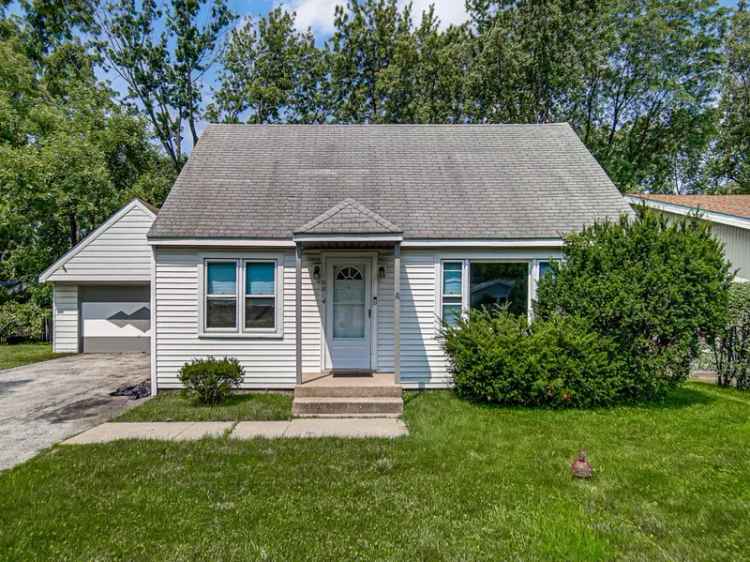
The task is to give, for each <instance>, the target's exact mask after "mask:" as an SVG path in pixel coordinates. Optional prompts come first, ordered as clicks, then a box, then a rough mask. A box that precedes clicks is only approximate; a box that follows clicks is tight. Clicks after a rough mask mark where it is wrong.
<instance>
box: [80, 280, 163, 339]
mask: <svg viewBox="0 0 750 562" xmlns="http://www.w3.org/2000/svg"><path fill="white" fill-rule="evenodd" d="M78 294H79V302H80V306H81V339H82V342H81V343H82V345H81V349H82V350H83V352H84V353H104V352H124V351H143V352H149V351H150V350H151V344H150V342H151V311H150V308H149V306H150V300H151V299H150V295H149V287H148V285H145V286H140V285H139V286H134V285H122V286H109V285H107V286H81V287H79V293H78Z"/></svg>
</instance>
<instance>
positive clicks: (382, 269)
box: [378, 265, 385, 279]
mask: <svg viewBox="0 0 750 562" xmlns="http://www.w3.org/2000/svg"><path fill="white" fill-rule="evenodd" d="M378 279H385V267H383V266H382V265H381V266H380V267H379V268H378Z"/></svg>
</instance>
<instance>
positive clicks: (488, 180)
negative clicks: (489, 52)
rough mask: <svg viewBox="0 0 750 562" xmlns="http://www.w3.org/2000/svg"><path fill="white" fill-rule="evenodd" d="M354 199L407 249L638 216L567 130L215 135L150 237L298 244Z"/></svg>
mask: <svg viewBox="0 0 750 562" xmlns="http://www.w3.org/2000/svg"><path fill="white" fill-rule="evenodd" d="M347 198H352V199H354V200H356V201H357V202H358V203H359V204H360V205H363V206H365V207H366V208H367V209H368V210H369V212H372V213H374V214H377V215H379V216H380V218H381V219H384V220H386V221H388V222H390V223H392V224H394V225H398V228H400V229H402V230H403V234H404V238H405V239H423V238H433V239H457V238H459V239H478V238H485V239H486V238H491V239H508V238H512V239H524V238H525V239H540V238H557V237H558V236H560V234H562V233H565V232H568V231H570V230H575V229H579V228H581V227H582V226H583V225H585V224H589V223H592V222H593V221H595V220H597V219H598V220H603V219H611V218H615V217H617V216H619V215H620V214H621V213H626V212H629V211H630V209H629V207H628V205H627V203H626V202H625V200H624V199H623V198H622V196H621V195H620V193H619V192H618V191H617V189H616V188H615V186H614V185H613V184H612V182H611V181H610V180H609V178H608V177H607V175H606V174H605V173H604V171H603V170H602V169H601V167H600V166H599V165H598V163H597V162H596V160H594V158H593V156H592V155H591V154H590V153H589V152H588V150H587V149H586V148H585V147H584V145H583V144H582V143H581V141H580V140H579V139H578V137H577V136H576V134H575V132H574V131H573V130H572V129H571V128H570V127H569V126H568V125H567V124H551V125H210V126H209V127H208V128H207V129H206V131H205V132H204V133H203V136H202V137H201V140H200V142H199V143H198V145H197V146H196V147H195V148H194V150H193V152H192V154H191V156H190V159H189V160H188V162H187V163H186V164H185V167H184V168H183V170H182V173H181V174H180V176H179V178H178V179H177V181H176V182H175V185H174V187H173V188H172V191H171V192H170V194H169V196H168V197H167V200H166V202H165V203H164V205H163V206H162V208H161V210H160V212H159V215H158V218H157V219H156V221H155V223H154V226H153V228H152V229H151V233H150V236H151V237H152V238H160V237H161V238H173V237H176V238H259V239H290V238H291V237H292V235H293V232H294V231H295V230H296V229H298V228H300V225H307V223H308V222H311V221H313V219H315V218H316V217H318V216H320V215H321V214H323V213H325V212H326V211H327V210H329V209H331V207H333V206H335V205H337V204H339V203H341V202H342V200H344V199H347ZM342 218H343V217H342ZM376 222H377V221H376Z"/></svg>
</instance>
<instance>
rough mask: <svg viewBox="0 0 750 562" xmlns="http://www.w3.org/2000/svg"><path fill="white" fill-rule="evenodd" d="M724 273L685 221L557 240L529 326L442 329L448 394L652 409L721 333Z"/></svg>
mask: <svg viewBox="0 0 750 562" xmlns="http://www.w3.org/2000/svg"><path fill="white" fill-rule="evenodd" d="M728 270H729V267H728V264H727V263H726V260H725V259H724V258H723V255H722V248H721V245H720V243H719V242H718V241H717V240H716V239H715V238H713V237H712V236H711V233H710V230H709V228H708V227H707V226H706V225H705V224H704V223H702V222H701V221H700V220H697V219H695V218H686V219H684V220H675V221H669V220H667V219H666V218H665V217H664V216H660V215H657V214H655V213H653V212H650V211H647V210H645V208H641V209H638V211H637V213H636V216H635V217H623V218H622V219H621V220H620V221H617V222H613V223H602V224H596V225H593V226H591V227H589V228H586V229H584V230H583V231H582V232H580V233H577V234H573V235H571V236H569V237H568V238H567V243H566V245H565V248H564V260H563V261H562V262H561V263H558V264H555V265H554V266H553V273H552V274H551V275H547V276H545V277H544V278H543V279H542V280H541V281H540V284H539V290H538V302H537V306H536V319H535V320H534V321H533V322H532V323H531V324H530V325H529V324H528V322H527V319H526V318H525V317H523V316H521V317H516V316H513V315H511V314H509V312H508V311H507V310H494V311H484V312H479V311H472V312H471V313H470V314H469V316H468V318H465V319H462V320H461V321H460V322H459V323H458V325H457V326H455V327H453V328H450V327H445V328H444V334H443V335H444V346H445V350H446V352H447V354H448V357H449V360H450V362H451V366H452V371H453V377H454V381H455V384H456V390H457V392H458V393H459V394H461V395H462V396H465V397H468V398H472V399H477V400H484V401H490V402H497V403H504V404H524V405H542V404H544V405H552V406H581V407H588V406H596V405H609V404H613V403H616V402H626V401H635V400H644V399H655V398H660V397H662V396H664V394H665V393H666V392H667V391H668V390H669V389H671V388H673V387H674V386H675V385H677V384H679V383H680V382H682V381H684V380H685V379H686V378H687V376H688V375H689V372H690V364H691V361H692V360H693V359H694V358H695V357H696V356H697V354H698V353H699V350H700V341H701V338H703V337H705V338H706V339H707V340H709V341H710V340H711V338H713V337H714V336H715V335H716V334H719V333H720V332H721V330H722V328H723V327H724V325H725V322H726V317H727V305H728V301H729V294H728V288H729V285H730V279H731V275H730V274H729V271H728ZM749 326H750V324H749ZM749 333H750V331H749Z"/></svg>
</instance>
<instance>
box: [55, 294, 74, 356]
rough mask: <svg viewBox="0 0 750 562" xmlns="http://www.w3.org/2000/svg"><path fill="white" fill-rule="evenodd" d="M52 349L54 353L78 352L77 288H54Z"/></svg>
mask: <svg viewBox="0 0 750 562" xmlns="http://www.w3.org/2000/svg"><path fill="white" fill-rule="evenodd" d="M52 303H53V306H52V314H53V318H52V323H53V332H52V348H53V351H55V352H56V353H77V352H78V287H76V286H75V285H59V284H56V285H55V287H54V294H53V298H52Z"/></svg>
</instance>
